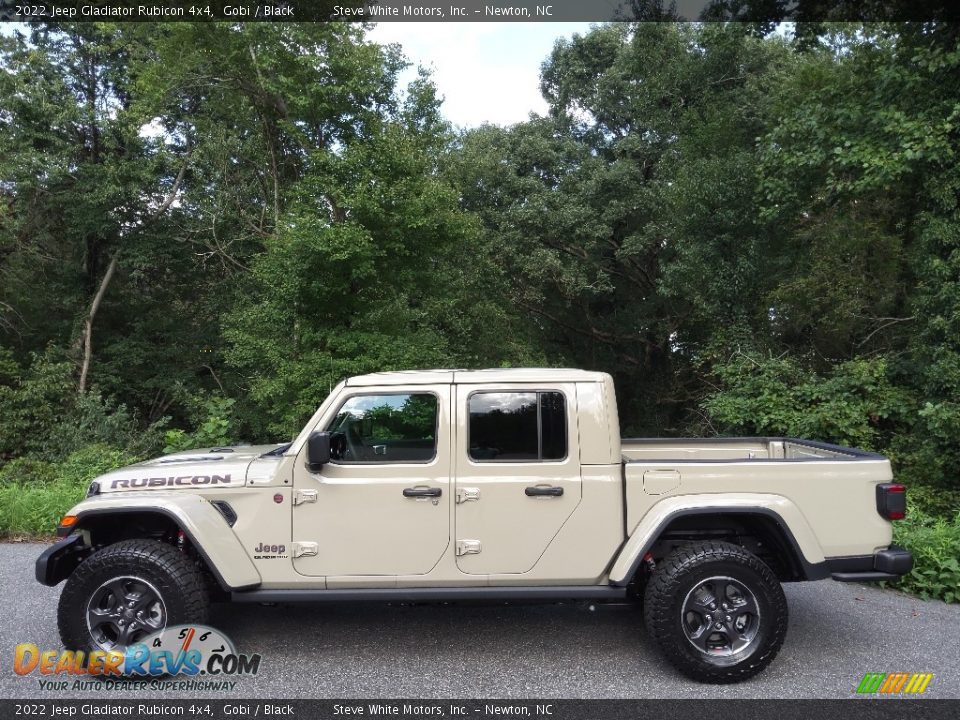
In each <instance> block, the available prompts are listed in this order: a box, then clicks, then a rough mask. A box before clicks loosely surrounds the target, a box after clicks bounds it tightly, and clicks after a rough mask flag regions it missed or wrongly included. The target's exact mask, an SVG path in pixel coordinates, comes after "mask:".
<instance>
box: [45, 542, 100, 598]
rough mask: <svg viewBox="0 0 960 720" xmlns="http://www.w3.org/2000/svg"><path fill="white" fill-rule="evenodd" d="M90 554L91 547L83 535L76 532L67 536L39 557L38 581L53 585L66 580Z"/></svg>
mask: <svg viewBox="0 0 960 720" xmlns="http://www.w3.org/2000/svg"><path fill="white" fill-rule="evenodd" d="M89 554H90V548H89V547H87V546H86V545H85V544H84V542H83V536H82V535H80V534H79V533H76V534H74V535H69V536H67V537H65V538H64V539H63V540H60V541H58V542H56V543H54V544H53V545H51V546H50V547H48V548H47V549H46V550H44V551H43V554H42V555H41V556H40V557H38V558H37V564H36V576H37V582H39V583H43V584H44V585H49V586H50V587H53V586H54V585H56V584H57V583H59V582H60V581H61V580H65V579H66V578H67V577H68V576H69V575H70V573H72V572H73V571H74V570H75V569H76V567H77V565H79V564H80V563H81V562H83V560H84V558H86V556H87V555H89Z"/></svg>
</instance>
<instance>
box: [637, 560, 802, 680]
mask: <svg viewBox="0 0 960 720" xmlns="http://www.w3.org/2000/svg"><path fill="white" fill-rule="evenodd" d="M787 614H788V613H787V600H786V597H784V594H783V588H782V587H781V586H780V583H779V582H778V581H777V578H776V576H775V575H774V574H773V571H771V570H770V568H769V567H767V565H766V564H764V563H763V562H762V561H761V560H760V559H759V558H758V557H757V556H756V555H753V554H752V553H750V552H748V551H747V550H745V549H743V548H742V547H740V546H739V545H733V544H732V543H727V542H719V541H709V542H699V543H692V544H690V545H685V546H683V547H680V548H678V549H677V550H675V551H674V552H673V553H671V554H670V555H668V556H667V557H666V558H664V559H663V561H661V562H660V563H659V564H658V567H657V569H656V572H654V574H653V576H652V577H651V578H650V581H649V583H648V584H647V588H646V592H645V594H644V621H645V624H646V626H647V631H648V632H649V633H650V635H651V637H653V639H654V641H655V642H656V643H657V645H659V647H660V649H661V650H662V651H663V653H664V654H665V655H666V656H667V658H668V659H669V660H670V662H671V663H672V664H673V665H674V667H676V668H677V669H678V670H679V671H680V672H682V673H683V674H684V675H687V676H688V677H690V678H693V679H694V680H698V681H700V682H712V683H732V682H739V681H741V680H746V679H747V678H750V677H753V676H754V675H756V674H757V673H759V672H760V671H761V670H763V669H764V668H765V667H767V665H769V664H770V662H771V661H772V660H773V659H774V657H776V655H777V652H778V651H779V650H780V646H781V645H782V644H783V639H784V637H785V636H786V633H787Z"/></svg>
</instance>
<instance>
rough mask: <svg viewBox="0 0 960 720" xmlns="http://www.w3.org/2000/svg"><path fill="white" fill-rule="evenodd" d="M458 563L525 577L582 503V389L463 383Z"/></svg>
mask: <svg viewBox="0 0 960 720" xmlns="http://www.w3.org/2000/svg"><path fill="white" fill-rule="evenodd" d="M455 408H456V413H457V438H456V462H455V465H456V471H455V475H456V488H455V492H456V495H455V500H456V512H455V539H456V553H457V566H458V567H459V568H460V570H461V571H463V572H465V573H470V574H484V575H486V574H490V575H494V574H500V573H509V574H513V573H525V572H528V571H529V570H531V569H532V568H533V567H534V565H536V563H537V560H538V559H539V558H540V556H541V555H542V554H543V553H544V551H545V550H546V549H547V546H548V545H549V544H550V542H551V541H552V540H553V538H554V537H555V536H556V534H557V533H558V532H559V531H560V528H561V527H562V526H563V524H564V522H566V520H567V518H569V517H570V515H571V514H572V513H573V511H574V510H575V509H576V507H577V505H578V504H579V503H580V447H579V437H578V433H577V424H576V418H577V407H576V392H575V385H574V384H573V383H569V384H559V385H556V386H551V387H546V388H538V387H529V386H519V385H509V386H504V387H499V388H496V389H492V388H490V387H489V386H483V385H457V386H456V403H455Z"/></svg>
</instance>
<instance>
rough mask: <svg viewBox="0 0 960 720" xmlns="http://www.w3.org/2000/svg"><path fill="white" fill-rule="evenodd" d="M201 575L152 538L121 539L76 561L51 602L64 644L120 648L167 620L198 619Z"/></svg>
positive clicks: (203, 615)
mask: <svg viewBox="0 0 960 720" xmlns="http://www.w3.org/2000/svg"><path fill="white" fill-rule="evenodd" d="M208 605H209V601H208V598H207V592H206V589H205V585H204V580H203V575H202V573H201V572H200V571H199V569H198V568H197V567H196V565H195V564H194V563H193V562H191V561H190V559H189V558H187V557H186V556H185V555H184V554H183V553H182V552H180V551H179V550H177V549H176V548H174V547H172V546H170V545H167V544H165V543H162V542H159V541H157V540H124V541H122V542H118V543H116V544H114V545H110V546H108V547H106V548H104V549H102V550H100V551H98V552H96V553H94V554H93V555H91V556H90V557H89V558H87V559H86V560H85V561H84V562H82V563H80V565H79V566H78V567H77V569H76V570H74V571H73V574H71V575H70V577H69V578H67V582H66V585H65V586H64V588H63V592H62V593H61V594H60V604H59V606H58V608H57V625H58V626H59V629H60V639H61V640H62V641H63V645H64V647H65V648H67V649H69V650H85V651H90V650H122V649H123V648H125V647H127V646H129V645H132V644H134V643H136V642H139V641H140V640H142V639H143V638H145V637H147V636H148V635H151V634H152V633H154V632H157V631H158V630H163V629H164V628H165V627H167V626H170V625H180V624H186V623H204V622H206V619H207V611H208Z"/></svg>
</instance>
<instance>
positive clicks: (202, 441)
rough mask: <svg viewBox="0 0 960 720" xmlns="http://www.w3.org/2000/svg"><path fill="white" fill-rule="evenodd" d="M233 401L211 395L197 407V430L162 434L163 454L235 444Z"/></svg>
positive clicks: (171, 431)
mask: <svg viewBox="0 0 960 720" xmlns="http://www.w3.org/2000/svg"><path fill="white" fill-rule="evenodd" d="M234 403H235V400H233V399H232V398H225V397H223V396H220V395H213V396H211V397H209V398H206V399H205V400H203V401H200V402H199V403H198V406H197V412H196V415H197V429H196V430H195V431H194V432H192V433H188V432H186V431H184V430H179V429H174V430H167V432H166V433H165V434H164V438H163V439H164V441H165V443H166V446H165V447H164V448H163V451H164V452H165V453H172V452H180V451H182V450H193V449H195V448H202V447H222V446H224V445H233V444H235V435H234V433H235V430H234V424H235V423H234V417H233V405H234Z"/></svg>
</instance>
